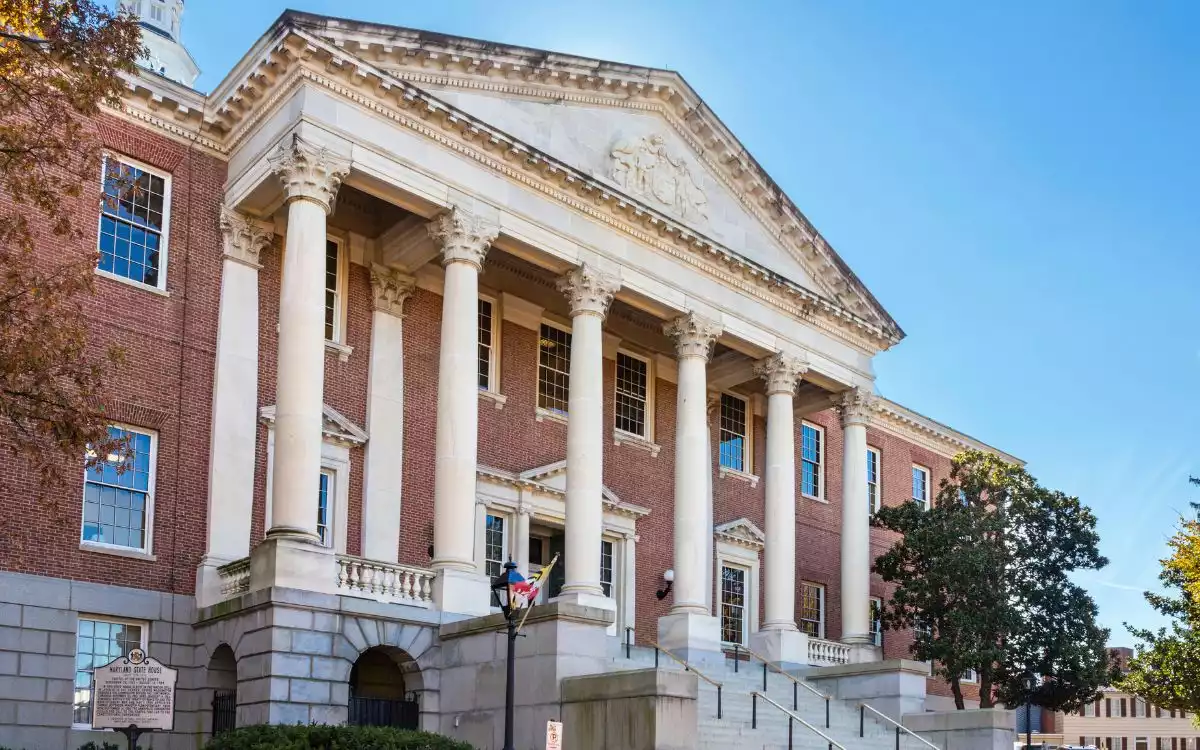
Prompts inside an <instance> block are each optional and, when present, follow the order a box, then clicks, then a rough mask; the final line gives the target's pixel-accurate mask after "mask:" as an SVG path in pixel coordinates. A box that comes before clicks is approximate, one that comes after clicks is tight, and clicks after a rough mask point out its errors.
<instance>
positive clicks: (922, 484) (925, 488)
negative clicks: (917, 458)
mask: <svg viewBox="0 0 1200 750" xmlns="http://www.w3.org/2000/svg"><path fill="white" fill-rule="evenodd" d="M912 479H913V482H912V498H913V500H914V501H915V502H918V503H920V504H921V507H923V508H925V509H926V510H928V509H929V469H926V468H925V467H924V466H917V465H916V464H913V467H912Z"/></svg>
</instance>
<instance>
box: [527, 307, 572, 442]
mask: <svg viewBox="0 0 1200 750" xmlns="http://www.w3.org/2000/svg"><path fill="white" fill-rule="evenodd" d="M542 326H549V327H550V328H556V329H558V330H559V331H562V332H563V333H565V334H567V336H571V327H570V326H567V325H563V324H562V323H558V322H556V321H553V320H550V319H548V318H542V319H541V320H540V321H539V323H538V331H537V334H538V345H537V346H536V347H534V357H535V359H534V368H533V398H534V405H535V409H536V413H537V416H538V419H539V421H540V420H541V419H542V418H543V417H549V418H550V419H552V420H556V421H560V422H565V421H566V420H567V418H568V417H569V416H570V415H569V414H568V413H567V411H566V410H565V409H564V410H563V411H559V410H557V409H551V408H549V407H545V406H542V404H541V401H542ZM571 346H572V351H574V346H575V339H574V337H573V336H571ZM569 364H570V359H569V358H568V365H569ZM556 372H557V371H556ZM570 374H571V373H570V370H569V369H568V371H567V376H568V380H567V403H568V404H569V403H570V400H571V383H570Z"/></svg>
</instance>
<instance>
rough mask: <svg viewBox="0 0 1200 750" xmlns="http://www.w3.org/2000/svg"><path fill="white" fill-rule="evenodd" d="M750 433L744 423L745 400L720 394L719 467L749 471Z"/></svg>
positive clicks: (727, 394)
mask: <svg viewBox="0 0 1200 750" xmlns="http://www.w3.org/2000/svg"><path fill="white" fill-rule="evenodd" d="M749 435H750V431H749V425H748V423H747V421H746V399H744V398H741V397H739V396H734V395H732V394H729V393H722V394H721V434H720V440H721V466H724V467H725V468H727V469H734V470H735V471H749V470H750V468H749V465H750V456H749V452H750V451H749V448H750V439H749Z"/></svg>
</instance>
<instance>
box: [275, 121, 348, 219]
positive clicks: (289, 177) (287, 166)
mask: <svg viewBox="0 0 1200 750" xmlns="http://www.w3.org/2000/svg"><path fill="white" fill-rule="evenodd" d="M267 161H268V162H269V163H270V165H271V172H273V173H274V174H275V175H276V176H277V177H278V178H279V181H280V183H281V184H282V185H283V190H284V194H285V195H286V197H287V200H289V201H292V200H298V199H302V200H310V201H313V202H314V203H316V204H318V205H320V206H321V207H322V208H324V209H325V213H326V214H332V213H333V206H334V201H335V200H336V198H337V192H338V188H339V187H341V185H342V180H344V179H345V178H346V175H348V174H350V162H349V161H347V160H346V159H344V158H342V157H340V156H338V155H337V154H334V153H333V152H332V151H330V150H329V149H327V148H325V147H324V146H315V145H313V144H311V143H308V142H307V141H305V140H303V139H301V138H300V136H298V135H296V134H295V133H293V134H292V137H291V140H290V141H285V142H283V143H281V144H279V145H278V146H277V147H276V148H275V150H274V151H272V152H271V153H270V154H268V155H267Z"/></svg>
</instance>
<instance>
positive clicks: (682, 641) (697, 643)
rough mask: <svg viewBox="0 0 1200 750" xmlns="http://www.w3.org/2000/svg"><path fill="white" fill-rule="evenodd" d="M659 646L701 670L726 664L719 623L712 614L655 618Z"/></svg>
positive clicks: (689, 613)
mask: <svg viewBox="0 0 1200 750" xmlns="http://www.w3.org/2000/svg"><path fill="white" fill-rule="evenodd" d="M658 645H660V646H662V647H663V648H665V649H666V650H668V651H670V652H671V653H672V654H674V655H675V656H677V657H679V658H680V659H683V660H685V661H687V662H688V663H689V664H694V665H696V666H697V667H698V668H701V669H703V668H705V667H709V668H712V667H720V666H722V665H724V663H725V653H724V651H722V650H721V621H720V619H718V618H716V617H713V616H712V615H707V614H702V613H695V612H678V613H675V614H669V615H664V616H663V617H660V618H658Z"/></svg>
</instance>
